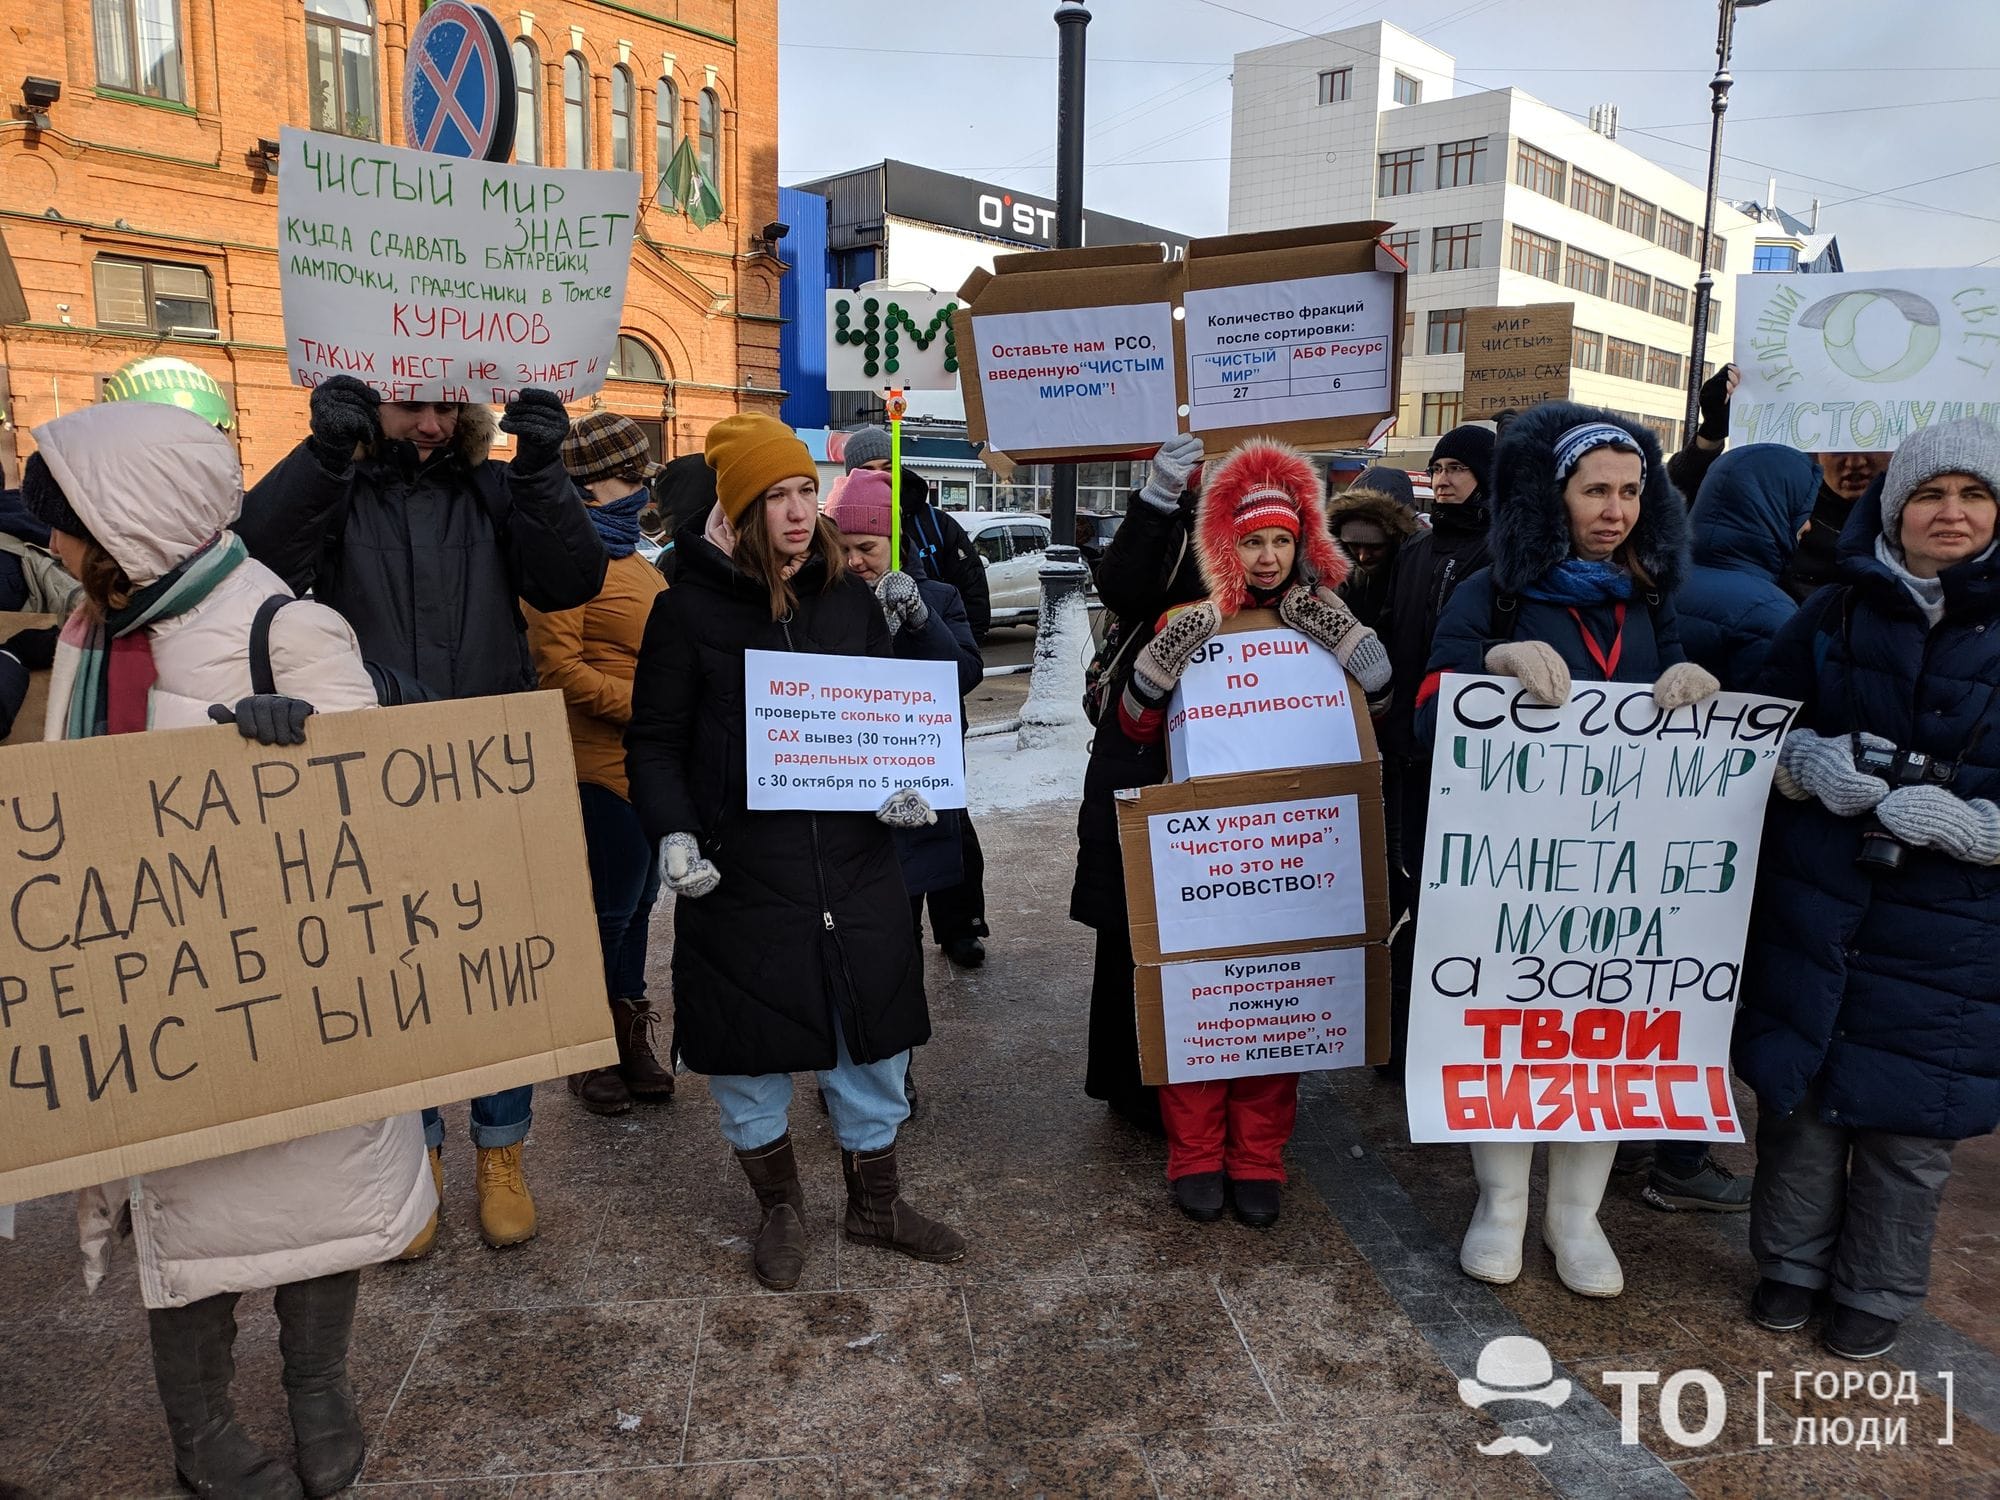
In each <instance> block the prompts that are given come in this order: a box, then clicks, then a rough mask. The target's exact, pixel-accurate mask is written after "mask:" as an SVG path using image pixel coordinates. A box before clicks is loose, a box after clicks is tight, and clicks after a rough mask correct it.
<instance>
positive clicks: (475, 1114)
mask: <svg viewBox="0 0 2000 1500" xmlns="http://www.w3.org/2000/svg"><path fill="white" fill-rule="evenodd" d="M534 1123H535V1086H534V1085H533V1084H532V1083H524V1084H521V1085H520V1086H519V1087H518V1088H511V1089H502V1090H501V1091H500V1092H499V1093H497V1094H482V1095H480V1096H479V1097H478V1098H477V1099H474V1100H473V1101H472V1144H473V1145H475V1146H477V1147H479V1148H480V1149H481V1150H483V1151H491V1150H493V1149H495V1148H496V1147H500V1146H512V1145H516V1144H518V1143H519V1142H521V1141H524V1140H526V1139H527V1138H528V1127H529V1126H531V1125H533V1124H534ZM424 1144H425V1145H426V1146H429V1147H431V1148H432V1149H436V1148H437V1147H439V1146H442V1145H443V1144H444V1116H443V1115H442V1114H440V1113H439V1112H438V1111H437V1110H435V1109H427V1110H425V1111H424Z"/></svg>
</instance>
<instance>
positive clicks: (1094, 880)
mask: <svg viewBox="0 0 2000 1500" xmlns="http://www.w3.org/2000/svg"><path fill="white" fill-rule="evenodd" d="M1194 520H1195V496H1194V495H1193V494H1188V495H1184V496H1182V497H1181V503H1180V506H1179V508H1178V509H1176V510H1175V511H1174V512H1173V513H1172V514H1169V513H1167V512H1166V511H1163V510H1160V509H1159V508H1158V507H1157V506H1154V505H1152V504H1150V503H1148V502H1147V501H1144V500H1141V499H1140V498H1139V495H1138V492H1137V491H1134V492H1133V493H1132V494H1131V495H1129V496H1128V497H1127V498H1126V502H1125V520H1124V522H1123V523H1122V524H1121V525H1120V526H1119V528H1118V530H1117V532H1116V534H1115V535H1113V537H1112V538H1111V541H1110V544H1109V545H1108V546H1106V547H1105V549H1104V560H1103V561H1102V562H1101V563H1099V564H1098V567H1097V594H1098V597H1099V598H1100V599H1101V600H1103V602H1104V607H1105V608H1106V609H1107V610H1109V611H1110V612H1111V613H1112V614H1114V615H1116V616H1117V617H1118V618H1119V620H1120V621H1121V622H1123V623H1124V624H1125V626H1126V627H1127V628H1128V629H1130V630H1132V631H1134V632H1136V635H1135V636H1133V637H1130V639H1132V640H1134V642H1135V644H1134V646H1133V648H1132V651H1131V652H1130V653H1127V655H1126V658H1125V659H1126V661H1127V662H1128V663H1129V662H1130V661H1131V660H1132V656H1133V655H1134V654H1136V652H1137V651H1138V650H1139V649H1140V648H1141V647H1142V646H1143V645H1144V643H1145V642H1146V641H1147V640H1149V639H1151V638H1152V635H1153V632H1154V629H1155V628H1156V627H1157V626H1158V624H1159V620H1160V616H1161V615H1163V614H1165V613H1166V612H1167V611H1168V610H1169V609H1172V608H1173V607H1174V606H1175V605H1177V604H1188V603H1191V602H1193V601H1194V600H1196V599H1205V598H1207V597H1208V586H1207V585H1206V584H1204V583H1203V582H1202V578H1201V562H1200V559H1199V557H1198V556H1197V555H1196V549H1195V546H1194V535H1193V534H1194ZM1127 670H1128V671H1129V667H1128V668H1127ZM1124 688H1125V681H1124V678H1123V677H1122V676H1121V677H1120V678H1119V679H1118V680H1117V681H1115V682H1111V683H1108V684H1107V685H1106V689H1105V695H1104V701H1105V704H1106V705H1107V707H1106V709H1105V713H1104V716H1103V718H1102V719H1101V720H1100V721H1099V723H1098V725H1097V734H1096V737H1095V738H1094V739H1092V740H1091V742H1090V762H1089V764H1088V765H1087V766H1086V767H1085V769H1084V773H1083V806H1082V807H1081V808H1080V809H1079V810H1078V812H1077V815H1076V884H1075V886H1074V888H1073V889H1072V890H1071V892H1070V898H1069V915H1070V920H1071V921H1073V922H1081V923H1083V924H1084V925H1085V926H1087V927H1099V928H1107V929H1114V930H1115V929H1117V928H1121V927H1123V926H1124V925H1125V923H1126V920H1127V919H1126V912H1125V863H1124V857H1123V855H1122V854H1121V853H1120V852H1119V846H1118V811H1117V806H1116V803H1115V802H1114V800H1113V794H1114V793H1116V792H1118V791H1121V790H1123V789H1125V788H1127V787H1137V786H1157V785H1159V784H1160V783H1161V782H1163V781H1165V780H1166V779H1167V748H1166V745H1165V743H1164V742H1161V743H1155V744H1150V745H1142V744H1140V743H1138V742H1137V741H1136V740H1134V739H1132V738H1131V737H1129V736H1128V735H1127V734H1126V733H1125V731H1124V730H1122V729H1120V728H1119V727H1118V712H1117V708H1116V705H1117V702H1118V695H1119V694H1120V693H1121V692H1123V691H1124Z"/></svg>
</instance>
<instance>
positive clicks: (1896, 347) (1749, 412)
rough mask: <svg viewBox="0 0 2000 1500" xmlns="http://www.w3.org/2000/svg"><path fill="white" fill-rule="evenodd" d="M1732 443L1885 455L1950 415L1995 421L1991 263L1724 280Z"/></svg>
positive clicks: (1997, 340)
mask: <svg viewBox="0 0 2000 1500" xmlns="http://www.w3.org/2000/svg"><path fill="white" fill-rule="evenodd" d="M1735 357H1736V368H1737V369H1738V371H1740V372H1741V374H1742V377H1743V378H1742V384H1740V385H1739V386H1738V387H1737V389H1736V396H1735V399H1734V400H1732V401H1731V402H1730V406H1729V435H1730V437H1731V439H1732V440H1734V441H1735V442H1738V443H1783V444H1785V445H1787V446H1788V447H1792V448H1798V449H1802V450H1803V451H1805V452H1807V453H1829V452H1890V451H1893V450H1894V449H1895V448H1896V447H1897V446H1898V445H1899V444H1900V443H1901V442H1902V440H1903V439H1904V438H1905V437H1907V436H1908V435H1909V434H1910V433H1912V432H1915V431H1917V430H1918V429H1920V428H1924V427H1934V426H1936V425H1937V424H1939V423H1941V422H1952V421H1956V420H1957V419H1959V418H1961V417H1977V418H1979V419H1980V420H1981V421H1983V422H1996V421H2000V375H1996V374H1995V370H1996V368H2000V269H1996V268H1994V267H1990V266H1987V267H1980V266H1973V267H1970V268H1968V269H1966V270H1936V269H1933V268H1929V267H1925V268H1921V269H1917V270H1910V271H1850V272H1846V273H1843V274H1839V275H1831V276H1768V275H1766V276H1757V275H1748V276H1739V277H1737V278H1736V348H1735Z"/></svg>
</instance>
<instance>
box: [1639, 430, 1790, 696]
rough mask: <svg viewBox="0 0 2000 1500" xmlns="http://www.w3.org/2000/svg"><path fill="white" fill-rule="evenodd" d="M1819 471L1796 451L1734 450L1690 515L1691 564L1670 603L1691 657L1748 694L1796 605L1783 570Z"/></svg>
mask: <svg viewBox="0 0 2000 1500" xmlns="http://www.w3.org/2000/svg"><path fill="white" fill-rule="evenodd" d="M1819 480H1820V475H1819V465H1818V464H1816V463H1814V462H1813V461H1812V459H1810V458H1809V457H1807V456H1806V455H1805V454H1803V453H1801V452H1799V451H1798V450H1797V449H1795V448H1787V447H1784V446H1782V445H1781V444H1778V443H1751V444H1750V445H1748V446H1747V447H1742V448H1731V449H1730V450H1729V451H1728V452H1727V453H1725V454H1723V455H1722V457H1720V458H1718V459H1717V460H1716V461H1715V463H1714V465H1713V466H1712V467H1711V468H1710V469H1709V471H1708V477H1707V478H1705V479H1704V480H1702V483H1701V494H1700V496H1699V497H1698V498H1697V499H1696V500H1695V503H1694V511H1693V513H1692V514H1691V515H1690V516H1689V517H1688V525H1689V528H1690V529H1691V530H1692V531H1693V533H1694V542H1693V555H1694V567H1693V568H1692V569H1691V570H1689V573H1688V580H1687V582H1686V583H1685V584H1683V585H1682V586H1681V591H1680V595H1679V597H1678V598H1677V599H1675V601H1674V603H1675V606H1676V608H1677V610H1678V612H1679V614H1680V622H1681V643H1682V644H1683V645H1684V646H1686V648H1687V654H1688V660H1689V661H1692V662H1695V663H1697V664H1698V665H1700V666H1703V667H1706V668H1707V669H1708V670H1709V671H1710V672H1712V673H1714V674H1715V678H1716V680H1717V681H1718V682H1720V683H1721V684H1722V685H1723V686H1724V687H1725V688H1729V689H1732V690H1735V691H1747V690H1748V689H1749V687H1750V684H1751V683H1753V682H1755V681H1756V680H1757V674H1758V672H1759V671H1760V670H1762V668H1763V665H1764V659H1765V658H1766V657H1767V656H1768V655H1769V654H1770V651H1771V642H1772V640H1773V639H1774V638H1775V637H1776V636H1777V634H1778V632H1779V631H1780V630H1781V629H1783V628H1784V624H1785V622H1786V621H1787V620H1789V619H1791V617H1792V615H1793V614H1794V613H1795V612H1796V611H1797V609H1798V607H1799V606H1798V601H1797V600H1795V599H1794V598H1793V597H1792V596H1791V595H1790V594H1789V593H1787V592H1786V591H1785V588H1784V584H1783V582H1782V580H1783V578H1784V576H1785V565H1786V564H1787V563H1789V562H1790V561H1791V560H1792V553H1793V552H1795V551H1796V550H1798V542H1799V528H1800V527H1802V526H1804V525H1805V524H1806V522H1807V521H1808V520H1809V519H1811V517H1812V512H1813V503H1814V502H1815V501H1816V500H1817V499H1818V498H1819Z"/></svg>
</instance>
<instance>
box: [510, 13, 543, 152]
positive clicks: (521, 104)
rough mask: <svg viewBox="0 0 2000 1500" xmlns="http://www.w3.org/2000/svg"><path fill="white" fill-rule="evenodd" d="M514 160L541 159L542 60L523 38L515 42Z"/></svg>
mask: <svg viewBox="0 0 2000 1500" xmlns="http://www.w3.org/2000/svg"><path fill="white" fill-rule="evenodd" d="M514 160H515V161H517V162H520V163H522V164H523V165H524V166H538V165H539V164H540V163H541V160H542V59H541V54H540V53H538V52H536V51H535V44H534V43H533V42H531V41H529V40H528V39H527V38H526V37H517V38H516V39H515V41H514Z"/></svg>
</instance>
